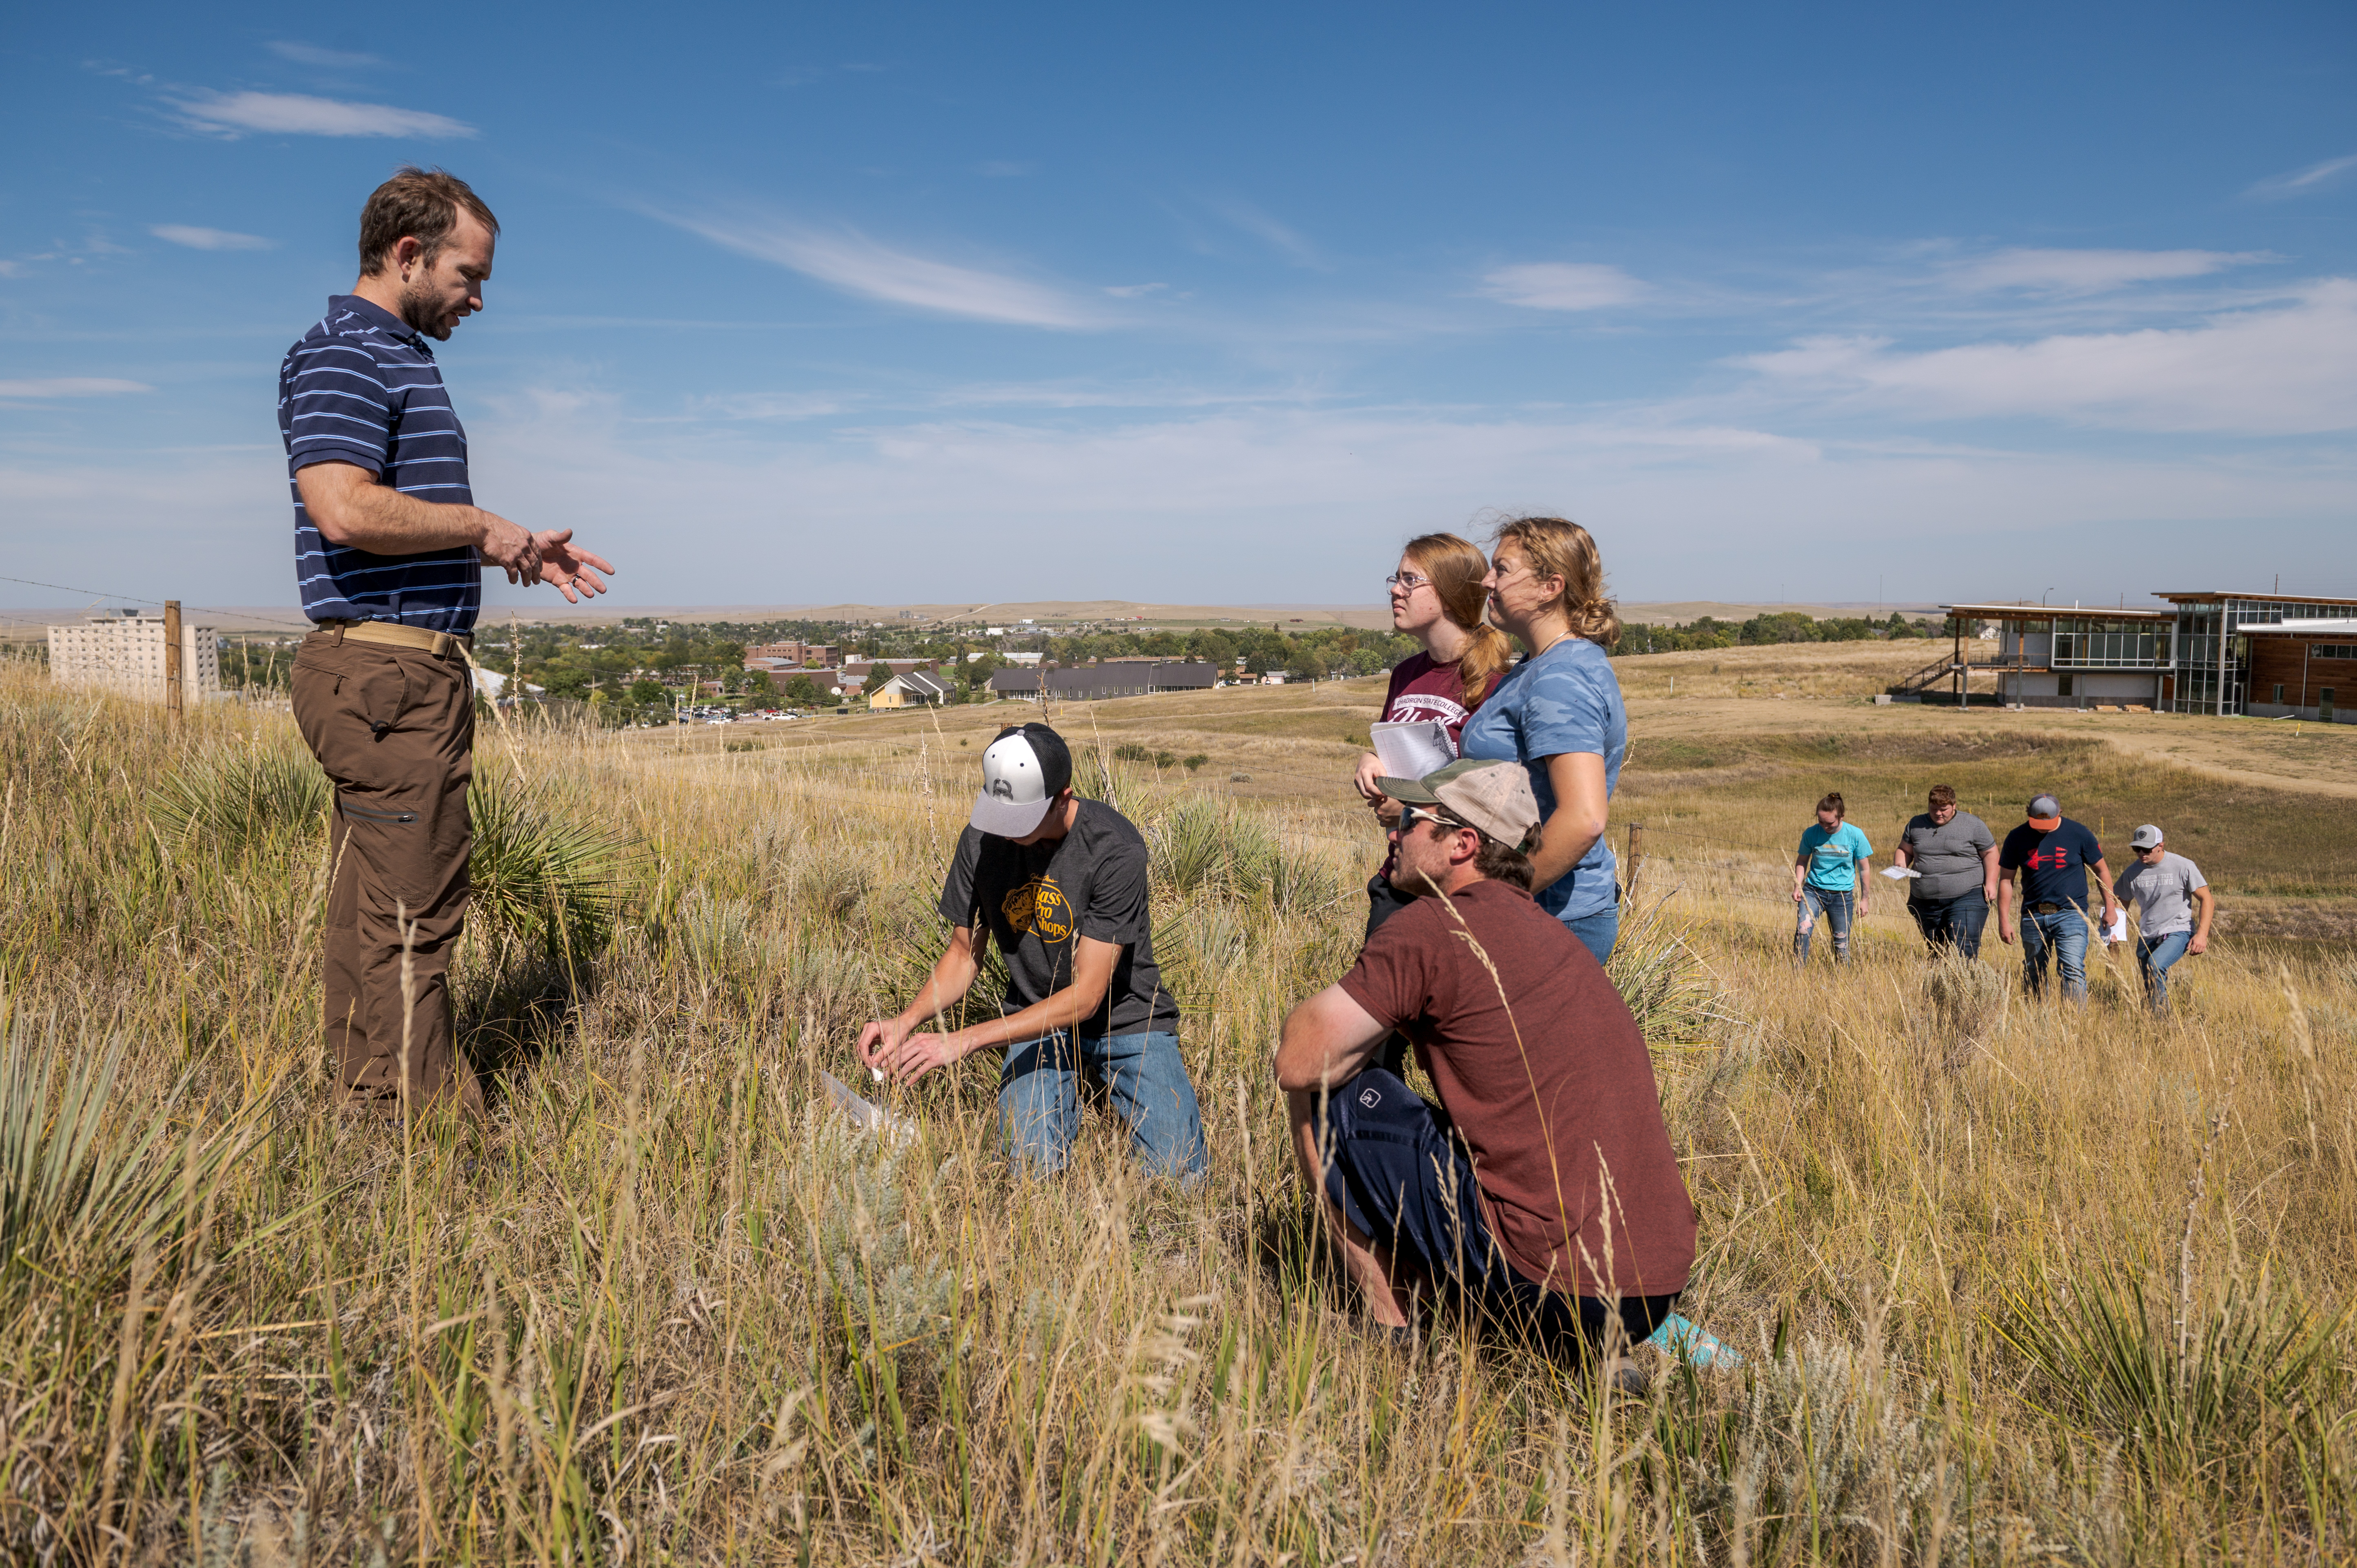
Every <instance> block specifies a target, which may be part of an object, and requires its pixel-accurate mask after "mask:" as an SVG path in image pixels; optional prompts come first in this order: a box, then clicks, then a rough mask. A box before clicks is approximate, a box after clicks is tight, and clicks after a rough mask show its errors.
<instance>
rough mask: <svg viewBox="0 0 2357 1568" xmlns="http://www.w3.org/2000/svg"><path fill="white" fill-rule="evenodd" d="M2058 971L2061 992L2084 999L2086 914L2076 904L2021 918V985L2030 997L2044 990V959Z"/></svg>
mask: <svg viewBox="0 0 2357 1568" xmlns="http://www.w3.org/2000/svg"><path fill="white" fill-rule="evenodd" d="M2049 955H2051V956H2052V958H2053V960H2054V967H2055V968H2057V969H2059V970H2061V972H2062V994H2063V995H2064V996H2066V997H2068V998H2069V999H2070V1000H2072V1001H2073V1002H2084V1001H2085V1000H2086V999H2087V917H2086V915H2085V914H2084V913H2083V912H2082V911H2081V910H2080V909H2079V908H2078V907H2077V906H2076V905H2072V904H2065V905H2063V906H2062V907H2061V908H2059V909H2054V910H2050V911H2046V912H2040V911H2039V910H2036V909H2029V910H2026V911H2024V912H2023V914H2022V917H2021V988H2022V989H2023V990H2024V991H2027V992H2028V993H2029V994H2030V995H2032V996H2041V995H2043V994H2045V992H2046V961H2047V958H2048V956H2049Z"/></svg>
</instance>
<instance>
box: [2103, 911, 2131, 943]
mask: <svg viewBox="0 0 2357 1568" xmlns="http://www.w3.org/2000/svg"><path fill="white" fill-rule="evenodd" d="M2104 940H2105V941H2107V942H2124V941H2126V940H2128V911H2127V907H2126V905H2122V906H2121V908H2120V912H2119V913H2118V914H2116V915H2115V916H2113V917H2112V924H2111V927H2110V929H2107V930H2105V931H2104Z"/></svg>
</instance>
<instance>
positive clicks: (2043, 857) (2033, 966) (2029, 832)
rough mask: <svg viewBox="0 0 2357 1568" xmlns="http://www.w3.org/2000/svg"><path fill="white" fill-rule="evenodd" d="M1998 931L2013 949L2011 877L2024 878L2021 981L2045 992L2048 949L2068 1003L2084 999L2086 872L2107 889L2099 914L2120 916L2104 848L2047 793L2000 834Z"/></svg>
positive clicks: (2027, 987) (2030, 989) (2106, 917)
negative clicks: (2025, 817)
mask: <svg viewBox="0 0 2357 1568" xmlns="http://www.w3.org/2000/svg"><path fill="white" fill-rule="evenodd" d="M1996 868H1997V878H1998V880H1997V885H1996V934H1997V940H2000V941H2002V942H2004V943H2005V944H2006V945H2007V946H2008V947H2010V946H2011V945H2012V944H2013V929H2014V881H2015V878H2016V877H2018V878H2019V879H2020V883H2021V895H2020V897H2021V983H2022V986H2023V988H2024V989H2025V990H2027V991H2028V992H2029V993H2030V994H2031V995H2033V996H2035V995H2038V994H2039V993H2041V992H2043V991H2044V990H2045V989H2046V956H2047V952H2048V950H2050V949H2051V950H2052V951H2053V954H2054V959H2055V962H2056V965H2057V967H2059V968H2060V969H2061V971H2062V990H2063V993H2065V994H2066V995H2068V996H2069V997H2070V998H2071V1000H2072V1001H2073V1002H2084V1001H2085V1000H2086V999H2087V873H2088V872H2090V871H2093V873H2094V874H2095V880H2096V882H2097V883H2099V884H2100V885H2101V886H2102V887H2103V889H2104V918H2103V923H2104V925H2105V926H2107V927H2108V926H2109V925H2111V923H2112V922H2113V920H2114V919H2115V918H2117V916H2118V914H2119V900H2118V898H2117V897H2116V896H2115V894H2114V893H2113V891H2112V869H2111V867H2110V866H2108V865H2104V846H2103V845H2101V844H2099V843H2096V842H2095V835H2094V834H2093V833H2091V832H2088V831H2087V826H2086V824H2085V823H2083V822H2072V820H2071V819H2070V818H2068V817H2066V816H2064V815H2063V814H2062V805H2061V802H2060V801H2059V800H2055V798H2054V797H2053V796H2052V795H2050V794H2044V795H2039V796H2036V797H2034V798H2033V799H2032V800H2030V802H2029V821H2027V822H2023V823H2022V824H2021V825H2020V826H2019V827H2018V828H2016V829H2014V830H2013V832H2009V833H2007V834H2006V835H2005V843H2004V845H2003V846H2002V847H2000V848H1999V849H1998V851H1997V855H1996Z"/></svg>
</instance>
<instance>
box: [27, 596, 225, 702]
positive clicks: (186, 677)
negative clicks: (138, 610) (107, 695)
mask: <svg viewBox="0 0 2357 1568" xmlns="http://www.w3.org/2000/svg"><path fill="white" fill-rule="evenodd" d="M218 644H219V634H218V633H216V632H215V630H214V629H213V628H211V627H210V626H199V625H198V624H197V623H196V622H194V621H190V620H187V619H183V620H182V621H181V622H180V682H181V685H180V700H181V701H182V702H183V703H198V702H201V701H203V700H204V699H206V698H208V697H210V696H212V695H214V694H215V693H219V692H220V691H221V653H220V649H219V646H218ZM49 678H50V679H51V680H53V681H57V682H60V683H61V684H65V685H70V686H95V687H100V688H102V689H104V690H106V691H110V692H118V693H122V694H123V695H124V696H126V697H137V698H141V699H143V700H145V701H146V702H151V703H160V702H162V701H164V700H165V692H164V618H163V617H162V616H160V615H146V614H141V615H94V616H91V617H88V618H85V619H83V620H81V621H79V622H76V623H75V624H73V625H70V626H53V627H51V628H49Z"/></svg>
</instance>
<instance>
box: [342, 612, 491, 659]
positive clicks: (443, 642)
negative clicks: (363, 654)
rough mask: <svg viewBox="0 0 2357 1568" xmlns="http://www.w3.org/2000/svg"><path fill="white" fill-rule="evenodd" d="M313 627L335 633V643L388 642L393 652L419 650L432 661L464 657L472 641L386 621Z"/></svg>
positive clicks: (461, 635)
mask: <svg viewBox="0 0 2357 1568" xmlns="http://www.w3.org/2000/svg"><path fill="white" fill-rule="evenodd" d="M317 624H318V627H319V629H320V630H321V631H329V632H333V633H335V634H336V640H337V641H339V642H389V643H391V644H392V645H393V647H395V648H414V649H418V650H422V651H424V652H426V653H431V654H432V655H434V657H435V658H436V659H447V658H448V657H449V656H450V655H451V654H452V653H453V652H457V653H464V652H466V651H467V650H468V649H469V648H470V647H471V646H472V645H473V643H474V640H475V639H474V636H473V634H471V633H469V632H463V631H427V630H426V629H425V628H423V627H415V626H396V625H394V624H393V622H391V621H389V620H323V621H320V622H318V623H317Z"/></svg>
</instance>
